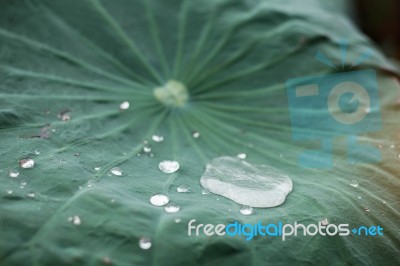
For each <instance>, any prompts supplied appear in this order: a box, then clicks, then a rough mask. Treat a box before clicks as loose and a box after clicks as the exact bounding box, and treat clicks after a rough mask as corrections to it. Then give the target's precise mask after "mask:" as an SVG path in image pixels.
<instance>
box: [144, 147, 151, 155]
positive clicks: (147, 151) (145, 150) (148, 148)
mask: <svg viewBox="0 0 400 266" xmlns="http://www.w3.org/2000/svg"><path fill="white" fill-rule="evenodd" d="M143 151H144V152H145V153H149V152H151V148H150V147H149V146H144V147H143Z"/></svg>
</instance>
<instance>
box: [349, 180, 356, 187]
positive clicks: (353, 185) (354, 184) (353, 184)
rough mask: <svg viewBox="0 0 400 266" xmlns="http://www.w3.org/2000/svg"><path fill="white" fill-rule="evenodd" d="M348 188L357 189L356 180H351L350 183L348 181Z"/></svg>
mask: <svg viewBox="0 0 400 266" xmlns="http://www.w3.org/2000/svg"><path fill="white" fill-rule="evenodd" d="M350 186H352V187H358V182H357V180H351V181H350Z"/></svg>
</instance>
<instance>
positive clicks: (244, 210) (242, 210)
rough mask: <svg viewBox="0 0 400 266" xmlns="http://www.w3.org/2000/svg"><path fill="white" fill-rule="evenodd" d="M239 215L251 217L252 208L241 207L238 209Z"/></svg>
mask: <svg viewBox="0 0 400 266" xmlns="http://www.w3.org/2000/svg"><path fill="white" fill-rule="evenodd" d="M240 213H241V214H243V215H251V214H253V207H250V206H242V207H241V208H240Z"/></svg>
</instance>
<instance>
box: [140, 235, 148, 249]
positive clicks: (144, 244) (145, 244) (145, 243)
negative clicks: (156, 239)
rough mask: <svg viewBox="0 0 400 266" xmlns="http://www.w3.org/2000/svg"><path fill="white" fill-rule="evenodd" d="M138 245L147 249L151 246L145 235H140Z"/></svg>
mask: <svg viewBox="0 0 400 266" xmlns="http://www.w3.org/2000/svg"><path fill="white" fill-rule="evenodd" d="M139 247H140V248H141V249H149V248H151V240H150V239H149V238H147V237H142V238H140V239H139Z"/></svg>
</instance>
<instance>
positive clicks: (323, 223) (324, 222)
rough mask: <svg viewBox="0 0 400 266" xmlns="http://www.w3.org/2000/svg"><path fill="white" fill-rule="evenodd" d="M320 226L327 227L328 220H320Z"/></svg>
mask: <svg viewBox="0 0 400 266" xmlns="http://www.w3.org/2000/svg"><path fill="white" fill-rule="evenodd" d="M321 224H322V225H328V224H329V221H328V218H324V219H322V220H321Z"/></svg>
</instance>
